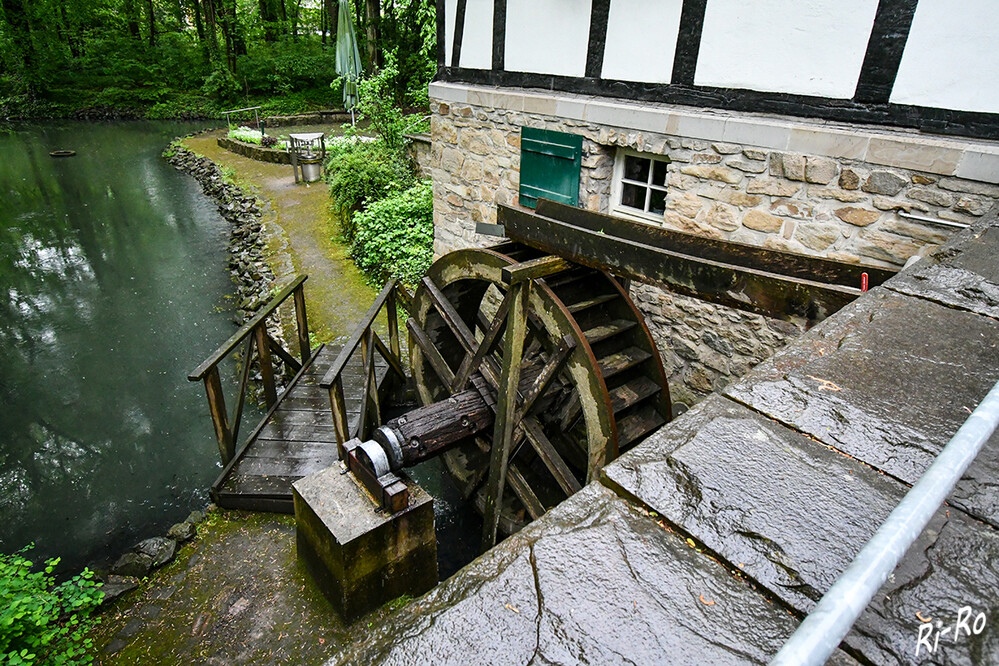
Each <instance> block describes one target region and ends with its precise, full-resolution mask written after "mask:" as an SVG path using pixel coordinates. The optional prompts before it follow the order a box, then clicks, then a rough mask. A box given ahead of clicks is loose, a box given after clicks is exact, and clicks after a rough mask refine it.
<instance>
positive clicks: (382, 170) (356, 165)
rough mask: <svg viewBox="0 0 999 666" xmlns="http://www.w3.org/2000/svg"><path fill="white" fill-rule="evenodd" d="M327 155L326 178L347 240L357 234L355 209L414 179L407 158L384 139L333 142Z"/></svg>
mask: <svg viewBox="0 0 999 666" xmlns="http://www.w3.org/2000/svg"><path fill="white" fill-rule="evenodd" d="M327 155H328V156H329V159H328V160H327V163H326V182H327V183H329V187H330V199H331V200H332V203H333V206H334V208H336V209H337V210H338V211H339V212H340V213H341V215H342V217H343V219H342V224H341V229H340V231H341V233H342V234H343V236H344V238H345V239H346V240H347V241H350V240H352V239H353V235H354V224H353V220H352V214H353V213H354V212H356V211H359V210H362V209H363V208H364V207H365V206H368V205H370V204H371V203H372V202H374V201H377V200H378V199H381V198H382V197H385V196H386V195H388V194H391V193H392V192H396V191H398V190H401V189H403V188H405V187H408V186H409V185H410V184H411V183H412V182H413V176H412V175H411V173H410V170H409V168H408V166H407V165H406V163H405V161H404V160H403V159H400V156H399V155H398V154H397V153H394V152H393V151H391V150H389V149H388V147H387V146H386V145H385V142H384V141H381V140H378V141H363V140H361V139H360V137H354V138H353V139H352V140H347V141H338V142H331V144H330V146H329V150H328V152H327Z"/></svg>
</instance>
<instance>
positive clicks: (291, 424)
mask: <svg viewBox="0 0 999 666" xmlns="http://www.w3.org/2000/svg"><path fill="white" fill-rule="evenodd" d="M340 349H341V346H339V345H323V346H322V347H320V348H319V349H318V350H316V352H315V354H314V355H313V357H312V360H311V362H310V363H309V365H307V366H306V367H305V368H304V369H303V370H302V371H301V372H300V373H299V375H298V377H297V379H296V380H295V381H294V383H292V384H291V385H290V386H289V387H288V389H287V390H286V391H285V392H284V393H283V394H282V395H281V396H280V397H279V399H278V402H277V404H276V405H275V407H274V409H273V410H272V411H271V413H270V414H269V415H268V416H265V417H264V421H263V422H262V423H261V424H260V425H258V426H257V429H256V430H255V431H254V432H253V433H252V434H251V436H250V437H249V439H248V440H247V442H246V443H245V444H244V445H243V446H242V448H240V450H239V451H238V452H237V453H236V456H235V457H234V458H233V460H232V462H231V463H230V464H229V465H227V466H226V467H225V469H223V470H222V474H221V475H219V478H218V479H217V480H216V481H215V483H214V484H213V485H212V498H213V499H214V501H215V503H216V504H218V505H219V506H221V507H224V508H227V509H243V510H249V511H275V512H280V513H293V512H294V505H293V503H292V495H291V484H293V483H294V482H295V481H297V480H298V479H301V478H302V477H304V476H308V475H309V474H312V473H314V472H318V471H320V470H322V469H326V468H327V467H329V466H330V465H333V464H334V463H336V462H337V448H336V434H335V432H334V429H333V418H332V414H331V412H330V402H329V394H328V393H327V392H326V391H325V390H324V389H323V388H321V387H320V386H319V382H320V381H321V380H322V378H323V375H324V374H326V371H327V370H328V369H329V368H330V366H331V365H332V364H333V361H334V360H335V359H336V357H337V355H338V354H339V353H340ZM375 367H376V377H377V379H378V384H379V386H380V385H381V384H382V381H383V380H384V378H385V376H386V374H387V366H386V364H385V362H384V361H383V360H382V359H380V358H377V355H376V363H375ZM363 386H364V376H363V371H362V367H361V359H360V354H355V355H354V358H352V359H351V361H350V363H348V365H347V367H346V369H345V370H344V373H343V389H344V396H345V398H346V403H347V412H348V419H349V423H350V431H351V432H354V428H355V427H356V425H357V419H358V417H359V414H360V410H361V393H362V390H363Z"/></svg>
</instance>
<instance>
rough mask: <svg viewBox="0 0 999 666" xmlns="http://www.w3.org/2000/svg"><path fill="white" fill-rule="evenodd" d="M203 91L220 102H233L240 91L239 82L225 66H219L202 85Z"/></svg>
mask: <svg viewBox="0 0 999 666" xmlns="http://www.w3.org/2000/svg"><path fill="white" fill-rule="evenodd" d="M201 92H203V93H204V94H205V95H207V96H208V97H211V98H212V99H215V100H218V101H219V102H227V103H231V102H233V101H234V100H235V99H236V98H237V97H238V96H239V93H240V87H239V82H238V81H236V77H235V76H233V75H232V72H230V71H229V70H228V69H226V68H225V67H218V68H216V69H215V71H213V72H212V73H211V74H209V75H208V78H207V79H205V82H204V83H203V84H202V86H201Z"/></svg>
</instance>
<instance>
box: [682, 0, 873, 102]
mask: <svg viewBox="0 0 999 666" xmlns="http://www.w3.org/2000/svg"><path fill="white" fill-rule="evenodd" d="M877 6H878V2H877V0H753V1H752V2H747V0H708V4H707V10H706V11H705V15H704V32H703V34H702V36H701V48H700V52H699V55H698V59H697V72H696V74H695V76H694V83H695V84H697V85H701V86H717V87H721V88H747V89H750V90H761V91H767V92H786V93H794V94H799V95H817V96H822V97H836V98H844V99H849V98H852V97H853V93H854V91H855V90H856V87H857V80H858V78H859V77H860V68H861V66H862V65H863V63H864V55H865V53H866V52H867V42H868V40H869V38H870V34H871V28H872V27H873V25H874V14H875V12H876V11H877Z"/></svg>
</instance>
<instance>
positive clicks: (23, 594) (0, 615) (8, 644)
mask: <svg viewBox="0 0 999 666" xmlns="http://www.w3.org/2000/svg"><path fill="white" fill-rule="evenodd" d="M29 548H30V546H29ZM27 550H28V548H25V549H24V550H22V551H20V552H17V553H14V554H13V555H3V554H0V663H2V664H10V665H11V666H14V665H16V664H88V663H90V662H91V661H93V657H91V656H90V655H88V654H87V651H88V648H90V647H91V643H90V639H88V638H86V634H87V631H88V629H89V628H90V625H91V624H92V622H93V620H92V619H90V615H91V614H92V613H93V611H94V609H96V608H97V606H98V605H99V604H100V603H101V600H102V599H103V598H104V593H103V592H101V591H100V590H99V589H98V588H99V586H100V583H96V582H94V581H93V572H91V571H90V570H89V569H84V570H83V573H81V574H79V575H77V576H74V577H73V578H70V579H69V580H67V581H66V582H64V583H60V584H58V585H57V584H56V582H55V577H54V576H53V575H52V572H53V571H54V570H55V567H56V565H58V564H59V560H58V559H51V560H47V561H46V562H45V567H44V569H43V570H42V571H32V570H31V569H32V566H33V564H32V562H30V561H29V560H27V559H25V558H24V554H25V553H26V551H27Z"/></svg>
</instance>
